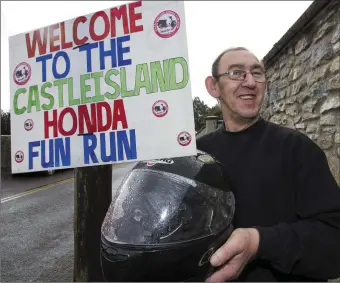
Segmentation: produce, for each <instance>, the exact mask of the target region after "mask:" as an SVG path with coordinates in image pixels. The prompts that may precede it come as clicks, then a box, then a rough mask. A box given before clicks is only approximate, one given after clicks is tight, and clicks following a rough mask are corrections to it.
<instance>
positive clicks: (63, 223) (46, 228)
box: [1, 163, 135, 282]
mask: <svg viewBox="0 0 340 283" xmlns="http://www.w3.org/2000/svg"><path fill="white" fill-rule="evenodd" d="M134 164H135V163H127V164H120V165H116V166H114V170H113V189H114V188H116V187H117V186H118V185H119V183H120V181H121V179H122V178H123V176H124V175H125V174H126V172H127V171H128V170H130V169H131V168H132V166H133V165H134ZM63 182H64V183H63ZM73 198H74V190H73V180H72V179H71V180H66V181H61V182H59V183H58V184H57V185H50V186H47V187H41V188H39V189H37V190H31V191H26V192H24V193H21V194H16V195H12V196H9V197H8V198H3V199H1V210H2V211H1V282H10V281H21V282H32V281H34V282H37V281H42V282H51V281H54V282H56V281H57V282H65V281H68V282H72V280H73V248H74V244H73V212H74V205H73V201H74V199H73Z"/></svg>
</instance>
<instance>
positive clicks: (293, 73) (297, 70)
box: [288, 67, 303, 81]
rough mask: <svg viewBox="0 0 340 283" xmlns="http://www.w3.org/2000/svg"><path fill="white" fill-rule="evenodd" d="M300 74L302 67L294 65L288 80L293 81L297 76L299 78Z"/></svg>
mask: <svg viewBox="0 0 340 283" xmlns="http://www.w3.org/2000/svg"><path fill="white" fill-rule="evenodd" d="M302 74H303V69H302V67H296V68H294V69H292V70H291V71H290V73H289V77H288V79H289V80H290V81H295V80H297V79H298V78H300V77H301V75H302Z"/></svg>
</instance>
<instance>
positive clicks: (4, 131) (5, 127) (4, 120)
mask: <svg viewBox="0 0 340 283" xmlns="http://www.w3.org/2000/svg"><path fill="white" fill-rule="evenodd" d="M10 134H11V113H10V112H9V111H8V112H5V111H3V110H2V109H1V135H10Z"/></svg>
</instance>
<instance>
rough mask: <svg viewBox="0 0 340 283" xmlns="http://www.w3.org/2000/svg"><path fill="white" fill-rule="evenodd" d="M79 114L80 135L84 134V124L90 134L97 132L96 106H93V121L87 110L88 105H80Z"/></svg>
mask: <svg viewBox="0 0 340 283" xmlns="http://www.w3.org/2000/svg"><path fill="white" fill-rule="evenodd" d="M78 113H79V134H83V133H84V122H85V124H86V128H87V132H88V133H95V132H97V119H96V118H97V116H96V104H91V118H92V121H91V118H90V115H89V111H88V110H87V105H79V107H78Z"/></svg>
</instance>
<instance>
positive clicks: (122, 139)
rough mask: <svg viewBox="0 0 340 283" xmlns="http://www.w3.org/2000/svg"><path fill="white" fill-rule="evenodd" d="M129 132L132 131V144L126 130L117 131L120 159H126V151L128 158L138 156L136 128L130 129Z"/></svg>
mask: <svg viewBox="0 0 340 283" xmlns="http://www.w3.org/2000/svg"><path fill="white" fill-rule="evenodd" d="M129 132H130V145H129V141H128V137H127V134H126V131H118V132H117V144H118V146H117V147H118V159H119V160H124V152H125V154H126V158H127V159H128V160H130V159H136V158H137V149H136V133H135V130H130V131H129Z"/></svg>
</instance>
